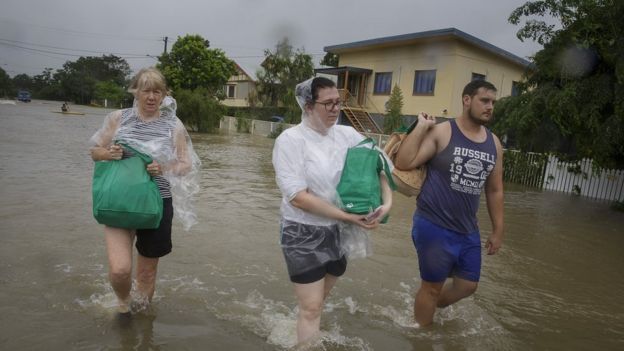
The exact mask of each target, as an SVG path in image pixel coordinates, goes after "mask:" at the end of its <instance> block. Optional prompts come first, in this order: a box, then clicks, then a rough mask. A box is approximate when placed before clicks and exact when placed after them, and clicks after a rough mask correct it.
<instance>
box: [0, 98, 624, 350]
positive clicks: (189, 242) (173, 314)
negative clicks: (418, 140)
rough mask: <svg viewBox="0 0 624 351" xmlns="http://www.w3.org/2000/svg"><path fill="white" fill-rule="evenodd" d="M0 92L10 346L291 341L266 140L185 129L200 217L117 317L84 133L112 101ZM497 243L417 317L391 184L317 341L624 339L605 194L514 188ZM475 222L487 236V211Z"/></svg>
mask: <svg viewBox="0 0 624 351" xmlns="http://www.w3.org/2000/svg"><path fill="white" fill-rule="evenodd" d="M59 109H60V104H59V103H52V102H44V101H33V102H32V103H30V104H24V103H17V104H16V105H8V104H0V182H1V184H2V185H1V188H0V189H1V190H0V224H1V225H0V228H1V229H0V230H1V238H2V243H1V245H0V286H1V289H0V301H1V302H0V324H1V325H2V328H0V349H3V350H285V349H289V348H291V347H292V346H293V345H294V342H295V338H296V336H295V335H296V334H295V316H296V310H295V298H294V295H293V292H292V287H291V284H290V283H289V281H288V277H287V274H286V269H285V266H284V262H283V258H282V256H281V251H280V248H279V245H278V236H279V235H278V206H279V200H280V195H279V192H278V190H277V188H276V186H275V183H274V179H273V177H274V174H273V170H272V166H271V148H272V144H273V140H271V139H268V138H264V137H258V136H251V135H248V134H232V135H193V136H192V137H193V142H194V145H195V149H196V151H197V153H198V154H199V156H200V158H201V159H202V161H203V169H202V179H201V185H202V191H201V193H200V196H199V198H198V200H197V202H196V205H197V212H198V215H199V218H200V224H199V225H197V226H195V227H193V228H192V229H191V230H190V231H189V232H185V231H183V230H182V228H181V225H180V224H179V223H176V224H174V251H173V253H172V254H170V255H169V256H167V257H165V258H163V259H162V260H161V264H160V267H159V274H158V281H157V291H156V296H155V301H154V304H153V306H152V307H151V308H150V309H149V310H148V311H144V312H140V313H137V314H135V315H134V316H133V318H132V320H131V321H130V323H129V324H127V325H120V324H119V322H118V321H117V320H116V319H115V318H114V317H115V315H114V311H115V306H114V305H115V298H114V295H113V293H112V290H111V289H110V287H109V285H108V281H107V268H106V256H105V249H104V240H103V235H102V228H101V226H99V225H98V224H97V223H96V222H95V220H94V219H93V218H92V216H91V195H90V182H91V172H92V162H91V160H90V158H89V156H88V152H87V147H88V145H87V140H88V138H89V137H90V136H91V134H92V133H93V132H94V131H95V130H96V129H97V128H98V127H99V126H100V124H101V123H102V120H103V118H104V115H105V113H106V112H107V111H105V110H102V109H95V108H87V107H75V110H80V111H83V112H85V113H86V115H85V116H65V115H60V114H56V113H51V110H59ZM506 190H507V192H506V197H505V221H506V239H505V243H504V246H503V250H502V251H501V252H500V253H499V254H498V255H496V256H487V257H484V260H483V272H482V281H481V283H480V286H479V289H478V291H477V293H476V294H475V295H473V296H472V297H470V298H468V299H465V300H463V301H460V302H459V303H458V304H456V305H454V306H451V307H449V308H447V309H444V310H441V311H439V312H438V313H437V314H436V316H435V325H434V326H433V327H430V328H425V329H415V328H413V327H412V312H411V311H412V304H413V298H412V296H413V294H414V292H415V290H416V289H417V288H418V285H419V278H418V266H417V260H416V254H415V250H414V249H413V247H412V243H411V238H410V226H411V215H412V211H413V208H414V199H409V198H405V197H403V196H402V195H396V196H395V201H394V203H395V205H394V208H393V211H392V213H391V220H390V223H389V224H387V225H385V226H383V227H382V228H381V229H379V230H378V231H376V232H375V233H374V234H373V250H374V255H373V256H372V257H370V258H367V259H361V260H354V261H352V262H350V263H349V267H348V269H347V273H346V275H345V276H344V278H343V279H341V280H340V281H339V282H338V284H337V286H336V288H335V289H334V291H333V293H332V295H331V296H330V298H329V300H328V303H327V306H326V307H325V311H324V313H323V320H322V322H321V323H322V330H323V335H322V338H321V340H320V341H319V344H317V345H316V346H314V347H312V349H314V350H317V349H318V350H435V351H441V350H448V351H451V350H587V349H595V350H607V349H624V307H623V306H624V303H623V302H622V299H623V298H624V293H623V291H624V255H623V254H622V249H624V230H623V228H624V214H622V213H617V212H614V211H612V210H610V209H609V206H608V204H605V203H602V202H595V201H590V200H586V199H583V198H577V197H571V196H568V195H561V194H557V193H552V192H539V191H535V190H528V189H522V188H514V187H513V186H511V185H509V186H508V187H507V189H506ZM481 207H482V208H481V211H480V213H479V218H480V221H481V226H482V231H483V234H484V235H483V237H485V236H486V235H487V234H488V232H489V230H490V225H489V220H488V217H487V212H486V210H485V206H483V205H482V206H481Z"/></svg>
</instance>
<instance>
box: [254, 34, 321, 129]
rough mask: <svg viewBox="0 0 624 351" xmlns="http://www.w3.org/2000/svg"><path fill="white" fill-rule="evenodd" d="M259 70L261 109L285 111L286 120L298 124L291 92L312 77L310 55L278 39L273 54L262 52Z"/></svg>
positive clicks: (297, 111)
mask: <svg viewBox="0 0 624 351" xmlns="http://www.w3.org/2000/svg"><path fill="white" fill-rule="evenodd" d="M264 56H265V57H264V61H262V64H261V66H262V70H261V71H260V72H258V97H259V99H260V100H261V101H262V103H263V105H264V106H278V105H282V106H285V107H287V108H288V112H287V113H286V114H287V116H286V117H287V121H288V122H289V123H298V122H299V119H300V116H301V110H300V108H299V106H298V105H297V103H296V101H295V99H294V96H295V94H294V90H295V86H296V85H297V83H300V82H302V81H304V80H306V79H308V78H310V77H312V76H313V75H314V64H313V63H312V56H310V55H308V54H306V53H305V51H304V50H303V49H297V50H294V49H293V47H292V45H291V44H290V42H289V40H288V38H284V39H282V40H280V41H279V42H278V43H277V45H276V46H275V52H271V51H270V50H265V51H264Z"/></svg>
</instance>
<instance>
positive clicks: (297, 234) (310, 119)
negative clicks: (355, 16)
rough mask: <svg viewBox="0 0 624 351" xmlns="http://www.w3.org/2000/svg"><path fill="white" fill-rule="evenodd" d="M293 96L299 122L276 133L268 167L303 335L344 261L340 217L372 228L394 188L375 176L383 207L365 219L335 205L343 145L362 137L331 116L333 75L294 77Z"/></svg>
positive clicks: (335, 102)
mask: <svg viewBox="0 0 624 351" xmlns="http://www.w3.org/2000/svg"><path fill="white" fill-rule="evenodd" d="M295 97H296V99H297V102H298V104H299V106H300V107H301V110H302V116H301V123H300V124H299V125H297V126H295V127H293V128H290V129H287V130H285V131H284V132H283V133H282V134H281V135H280V136H279V137H278V138H277V140H276V142H275V146H274V149H273V167H274V168H275V173H276V180H277V184H278V186H279V188H280V190H281V192H282V204H281V208H280V212H281V222H280V227H281V237H280V243H281V246H282V252H283V254H284V258H285V260H286V265H287V268H288V274H289V276H290V280H291V281H292V282H293V284H294V290H295V295H296V297H297V301H298V306H299V315H298V318H297V339H298V342H299V343H301V342H303V341H306V340H308V339H309V338H310V337H312V336H314V335H315V334H317V333H318V331H319V330H320V321H321V311H322V310H323V305H324V301H325V299H326V298H327V296H328V295H329V292H330V291H331V289H332V287H333V286H334V285H335V283H336V281H337V280H338V277H340V276H341V275H342V274H344V272H345V270H346V268H347V260H346V257H345V252H344V250H343V249H342V248H341V242H340V238H341V236H340V229H339V223H340V222H346V223H351V224H355V225H358V226H360V227H363V228H366V229H374V228H376V227H377V226H378V225H379V219H380V218H383V217H384V216H385V215H386V214H387V213H388V211H390V207H391V206H392V193H391V190H390V187H389V186H388V184H387V181H386V179H385V178H384V177H383V176H382V177H380V179H381V180H380V182H381V185H382V197H383V202H384V204H383V205H382V206H381V215H380V216H378V217H377V219H375V220H372V221H370V222H368V221H367V220H366V216H364V215H356V214H350V213H347V212H345V211H343V210H342V209H340V208H339V207H338V206H336V203H337V194H336V186H337V185H338V182H339V180H340V175H341V173H342V168H343V166H344V161H345V157H346V154H347V149H348V148H350V147H353V146H355V145H357V144H358V143H359V142H360V141H362V140H363V139H364V137H363V136H362V135H361V134H359V133H358V132H357V131H355V129H353V128H352V127H347V126H342V125H337V124H336V123H337V121H338V117H339V115H340V106H341V103H340V95H339V93H338V89H337V88H336V84H335V83H334V82H333V81H331V80H329V79H327V78H322V77H317V78H312V79H309V80H306V81H304V82H302V83H299V84H298V85H297V87H296V89H295Z"/></svg>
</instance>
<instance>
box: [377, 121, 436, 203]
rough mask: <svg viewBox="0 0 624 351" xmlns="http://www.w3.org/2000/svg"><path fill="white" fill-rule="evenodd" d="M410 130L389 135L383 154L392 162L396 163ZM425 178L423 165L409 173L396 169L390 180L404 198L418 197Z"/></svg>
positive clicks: (425, 169)
mask: <svg viewBox="0 0 624 351" xmlns="http://www.w3.org/2000/svg"><path fill="white" fill-rule="evenodd" d="M412 129H413V127H412V128H410V130H409V131H408V132H407V133H392V135H390V139H388V142H387V143H386V146H385V147H384V152H385V153H386V155H388V157H389V158H390V159H391V160H392V162H396V156H397V152H398V151H399V147H400V146H401V143H402V142H403V140H405V138H406V137H407V134H409V132H411V130H412ZM426 177H427V167H426V166H425V165H422V166H420V167H416V168H414V169H412V170H409V171H401V170H398V169H397V168H396V167H395V168H394V169H393V170H392V179H393V180H394V183H395V184H396V187H397V191H398V192H400V193H401V194H403V195H405V196H418V194H420V189H421V188H422V185H423V183H424V182H425V178H426Z"/></svg>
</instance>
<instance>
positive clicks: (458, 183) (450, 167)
mask: <svg viewBox="0 0 624 351" xmlns="http://www.w3.org/2000/svg"><path fill="white" fill-rule="evenodd" d="M449 123H451V140H450V141H449V144H448V146H447V147H446V148H445V149H444V150H442V151H441V152H440V153H438V154H437V155H435V156H434V157H433V158H432V159H431V160H430V161H429V163H427V179H426V180H425V183H424V184H423V188H422V190H421V192H420V195H419V196H418V200H417V209H416V214H417V215H420V216H422V217H424V218H426V219H427V220H429V221H431V222H433V223H435V224H437V225H439V226H441V227H444V228H447V229H451V230H454V231H456V232H460V233H474V232H476V231H478V230H479V227H478V224H477V210H478V209H479V198H480V196H481V190H482V189H483V186H484V185H485V181H486V180H487V178H488V176H489V175H490V173H492V170H493V169H494V165H495V164H496V156H497V155H496V145H495V143H494V137H493V136H492V132H490V130H489V129H487V128H486V133H487V137H486V140H485V141H484V142H482V143H475V142H474V141H472V140H470V139H468V138H467V137H466V136H465V135H464V134H463V133H462V132H461V130H460V129H459V127H458V126H457V123H456V122H455V121H454V120H452V121H450V122H449Z"/></svg>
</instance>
